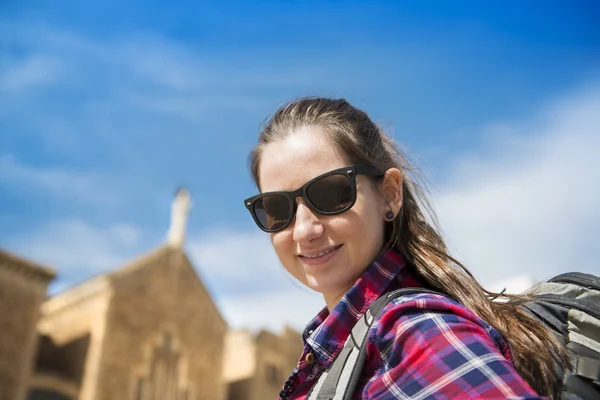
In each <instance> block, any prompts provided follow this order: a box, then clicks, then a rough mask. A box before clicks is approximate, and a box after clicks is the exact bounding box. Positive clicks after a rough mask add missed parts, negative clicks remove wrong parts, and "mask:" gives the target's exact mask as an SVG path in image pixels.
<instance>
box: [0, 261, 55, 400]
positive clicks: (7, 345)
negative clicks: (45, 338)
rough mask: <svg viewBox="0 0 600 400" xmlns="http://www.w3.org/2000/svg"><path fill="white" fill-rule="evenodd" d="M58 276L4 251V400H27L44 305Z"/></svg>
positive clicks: (0, 369) (0, 385) (0, 379)
mask: <svg viewBox="0 0 600 400" xmlns="http://www.w3.org/2000/svg"><path fill="white" fill-rule="evenodd" d="M53 278H54V273H53V272H52V271H51V270H50V269H48V268H44V267H40V266H38V265H36V264H34V263H32V262H30V261H27V260H24V259H21V258H19V257H17V256H15V255H13V254H10V253H8V252H6V251H3V250H0V400H23V399H25V396H26V393H27V387H28V384H29V377H30V375H31V370H32V364H33V360H34V357H35V352H36V336H37V334H36V325H37V322H38V317H39V313H40V304H41V303H42V301H43V300H44V298H45V297H46V287H47V286H48V283H49V282H50V280H51V279H53Z"/></svg>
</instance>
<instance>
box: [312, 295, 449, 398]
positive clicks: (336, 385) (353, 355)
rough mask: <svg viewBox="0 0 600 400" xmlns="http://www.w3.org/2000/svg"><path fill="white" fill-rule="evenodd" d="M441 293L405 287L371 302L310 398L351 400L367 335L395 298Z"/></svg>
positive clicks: (363, 362) (313, 388)
mask: <svg viewBox="0 0 600 400" xmlns="http://www.w3.org/2000/svg"><path fill="white" fill-rule="evenodd" d="M417 293H433V294H439V293H437V292H434V291H431V290H427V289H423V288H405V289H398V290H395V291H393V292H390V293H387V294H385V295H383V296H381V297H380V298H378V299H377V300H375V301H374V302H373V304H371V306H370V307H369V309H368V310H367V311H366V312H365V313H364V314H363V316H362V317H361V318H360V319H359V320H358V321H357V322H356V325H354V328H352V332H350V335H348V339H346V343H345V344H344V347H343V348H342V350H341V351H340V353H339V354H338V356H337V357H336V358H335V360H334V361H333V364H332V365H331V368H330V369H329V370H327V371H325V372H323V373H322V374H321V376H320V377H319V380H318V381H317V383H316V384H315V385H314V386H313V387H312V389H311V390H310V392H309V393H308V396H307V397H306V399H307V400H350V399H351V398H352V394H353V393H354V390H355V389H356V386H357V385H358V381H359V380H360V375H361V372H362V369H363V366H364V364H365V358H366V357H367V348H366V346H365V343H366V341H367V336H368V335H367V334H368V333H369V329H371V325H372V324H373V321H375V318H377V316H378V315H379V313H380V312H381V310H383V308H384V307H385V306H386V305H387V304H388V303H389V302H390V301H392V300H393V299H395V298H397V297H400V296H405V295H409V294H417Z"/></svg>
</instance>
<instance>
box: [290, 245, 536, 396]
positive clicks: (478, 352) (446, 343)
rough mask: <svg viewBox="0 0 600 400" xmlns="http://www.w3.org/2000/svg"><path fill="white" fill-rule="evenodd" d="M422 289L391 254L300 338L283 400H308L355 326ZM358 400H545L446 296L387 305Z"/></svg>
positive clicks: (477, 321) (492, 337)
mask: <svg viewBox="0 0 600 400" xmlns="http://www.w3.org/2000/svg"><path fill="white" fill-rule="evenodd" d="M415 286H417V287H420V286H422V284H420V283H419V282H418V281H417V280H416V279H415V278H414V277H413V276H411V275H410V274H408V273H407V270H406V269H405V268H404V262H403V261H402V259H401V258H400V256H399V255H398V254H396V253H394V252H391V251H388V252H386V253H384V254H383V255H382V256H381V257H379V259H378V260H377V261H375V262H374V263H373V264H371V265H370V266H369V268H368V269H367V270H366V271H365V272H364V273H363V275H362V276H361V277H360V278H359V279H358V280H357V281H356V284H355V285H354V286H353V287H352V288H351V289H350V291H348V293H346V295H345V296H344V297H343V298H342V300H341V301H340V303H339V304H338V305H337V306H336V307H335V308H334V310H333V311H332V312H331V313H329V311H328V309H327V308H324V309H323V310H322V311H321V312H320V313H319V314H318V315H317V316H316V317H315V318H314V319H313V320H312V321H311V322H310V323H309V324H308V326H307V328H306V330H305V331H304V334H303V339H304V351H303V353H302V356H301V357H300V361H299V362H298V365H297V366H296V369H294V371H293V372H292V374H291V376H290V377H289V378H288V380H287V381H286V383H285V385H284V387H283V389H282V390H281V393H280V394H279V399H280V400H291V399H294V400H296V399H300V400H301V399H305V398H306V395H307V393H308V392H309V390H310V388H311V387H312V386H313V385H314V384H315V383H316V381H317V380H318V378H319V376H320V375H321V373H322V372H323V371H324V370H326V369H329V368H330V367H331V364H332V362H333V360H334V359H335V357H336V356H337V354H338V353H339V352H340V351H341V349H342V347H343V345H344V342H345V341H346V338H347V337H348V335H349V333H350V331H351V330H352V327H353V326H354V324H355V323H356V322H357V321H358V319H359V318H360V317H361V315H362V314H363V313H365V312H366V311H367V309H368V308H369V306H370V305H371V303H372V302H373V301H374V300H376V299H377V298H378V297H380V296H381V295H383V294H384V293H387V292H389V291H392V290H395V289H398V288H402V287H415ZM354 398H355V399H377V400H384V399H458V398H460V399H476V398H485V399H508V398H511V399H541V398H542V397H540V396H538V395H537V394H536V393H535V392H534V391H533V389H531V387H530V386H529V385H528V384H527V382H525V380H524V379H523V378H521V376H520V375H519V374H518V373H517V371H516V370H515V368H514V365H513V361H512V357H511V355H510V351H509V348H508V345H507V344H506V342H505V341H504V339H503V338H502V337H501V336H500V335H499V334H498V332H497V331H496V330H494V329H493V328H492V327H491V326H489V325H488V324H487V323H485V322H484V321H483V320H482V319H481V318H479V317H478V316H476V315H475V314H474V313H473V312H472V311H470V310H469V309H467V308H465V307H463V306H462V305H460V304H459V303H457V302H456V301H453V300H451V299H449V298H447V297H445V296H439V295H432V294H416V295H408V296H404V297H401V298H398V299H396V300H393V301H392V302H391V303H390V304H388V305H387V306H386V307H385V308H384V309H383V310H382V312H381V314H380V315H379V317H378V318H377V319H376V321H375V322H374V324H373V326H372V328H371V330H370V331H369V334H368V337H367V361H366V364H365V367H364V369H363V372H362V378H361V380H360V382H359V385H358V387H357V390H356V392H355V394H354Z"/></svg>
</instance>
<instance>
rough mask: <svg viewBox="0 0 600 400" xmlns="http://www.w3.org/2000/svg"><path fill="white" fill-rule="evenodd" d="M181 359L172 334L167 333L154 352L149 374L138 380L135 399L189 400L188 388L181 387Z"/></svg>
mask: <svg viewBox="0 0 600 400" xmlns="http://www.w3.org/2000/svg"><path fill="white" fill-rule="evenodd" d="M180 361H181V354H180V353H179V352H178V351H176V350H175V349H174V347H173V338H172V336H171V335H170V334H169V333H165V334H164V335H163V337H162V342H161V344H160V345H159V346H157V347H156V348H154V350H153V352H152V359H151V361H150V368H149V373H148V375H147V376H145V377H141V378H139V379H138V381H137V384H136V394H135V397H134V399H135V400H154V399H160V400H188V397H189V396H188V395H187V390H186V389H182V388H180V387H179V374H180V368H179V367H180Z"/></svg>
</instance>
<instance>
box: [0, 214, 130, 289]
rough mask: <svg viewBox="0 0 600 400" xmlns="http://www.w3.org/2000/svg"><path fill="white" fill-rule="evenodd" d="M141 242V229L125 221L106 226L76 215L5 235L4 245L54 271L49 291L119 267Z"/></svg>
mask: <svg viewBox="0 0 600 400" xmlns="http://www.w3.org/2000/svg"><path fill="white" fill-rule="evenodd" d="M141 242H142V233H141V231H140V230H139V229H138V228H136V227H135V226H132V225H130V224H126V223H117V224H112V225H109V226H106V227H100V226H95V225H91V224H89V223H87V222H85V221H83V220H80V219H67V220H60V221H54V222H50V223H47V224H45V225H43V226H41V227H40V228H38V229H36V230H34V231H33V232H30V233H28V234H27V235H26V236H19V237H14V238H12V239H11V238H9V240H8V241H7V243H5V245H6V247H7V248H8V249H10V251H13V252H15V253H17V254H21V255H23V256H24V257H27V258H29V259H32V260H36V261H38V262H40V263H41V264H43V265H48V266H50V267H51V268H53V269H55V270H56V272H57V273H58V279H57V280H56V282H55V283H53V286H52V292H57V291H60V290H62V289H63V288H64V287H66V286H69V285H71V284H73V283H74V282H75V281H79V280H83V279H87V278H90V277H92V276H94V275H96V274H99V273H103V272H108V271H111V270H113V269H115V268H118V267H120V266H121V265H122V264H123V263H124V262H125V261H126V260H127V259H129V258H131V257H132V256H136V254H133V252H135V251H136V250H138V248H139V245H140V244H141Z"/></svg>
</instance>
